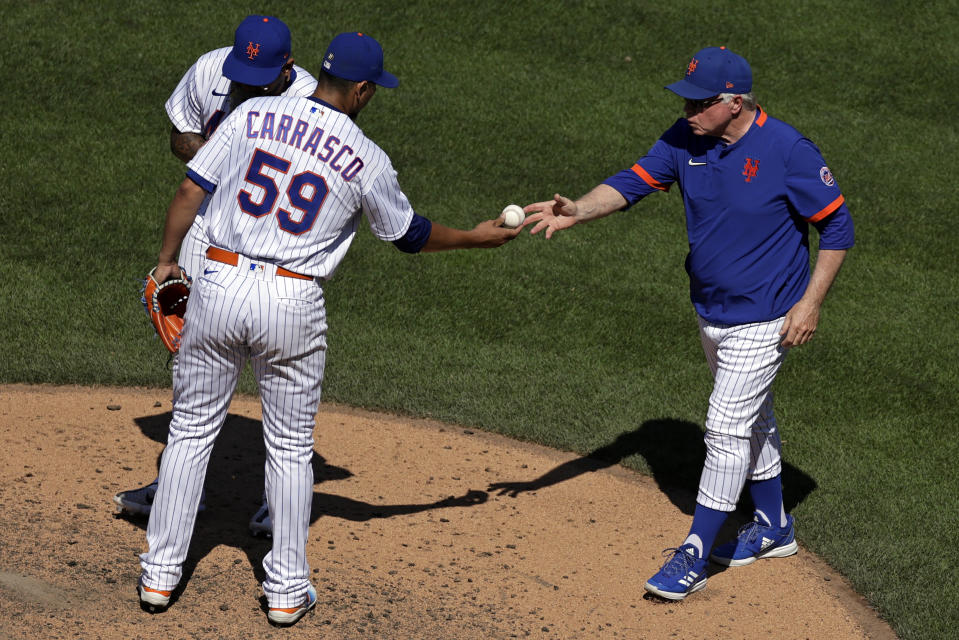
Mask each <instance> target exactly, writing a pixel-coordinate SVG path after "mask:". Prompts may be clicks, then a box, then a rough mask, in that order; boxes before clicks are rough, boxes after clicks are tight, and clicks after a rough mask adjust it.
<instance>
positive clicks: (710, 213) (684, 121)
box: [526, 47, 853, 600]
mask: <svg viewBox="0 0 959 640" xmlns="http://www.w3.org/2000/svg"><path fill="white" fill-rule="evenodd" d="M667 89H669V90H671V91H673V92H674V93H676V94H678V95H679V96H680V97H682V98H685V100H686V102H685V114H686V117H685V118H681V119H679V120H677V121H676V123H675V124H674V125H673V126H672V127H670V129H669V130H668V131H666V132H665V133H664V134H663V135H662V137H660V139H659V141H657V142H656V144H654V145H653V147H652V148H651V149H650V150H649V152H648V153H647V154H646V155H644V156H643V157H642V158H640V159H639V160H638V161H637V162H636V164H634V165H633V166H632V167H631V168H629V169H627V170H625V171H622V172H620V173H618V174H616V175H614V176H612V177H610V178H608V179H607V180H606V181H605V182H604V183H603V184H600V185H599V186H597V187H596V188H594V189H593V190H592V191H590V192H589V193H587V194H586V195H584V196H583V197H581V198H580V199H579V200H576V201H572V200H570V199H569V198H566V197H563V196H560V195H559V194H556V195H555V196H554V198H553V200H550V201H546V202H539V203H535V204H531V205H529V206H527V207H526V211H527V212H530V213H531V214H532V215H530V216H529V217H528V218H527V219H526V224H533V225H534V226H533V228H532V230H531V233H538V232H539V231H541V230H543V229H545V230H546V237H547V238H549V237H551V236H552V234H553V233H555V232H556V231H559V230H561V229H567V228H569V227H572V226H573V225H575V224H578V223H581V222H586V221H589V220H595V219H596V218H600V217H602V216H605V215H608V214H610V213H613V212H615V211H619V210H622V209H626V208H628V207H630V206H632V205H633V204H635V203H636V202H637V201H639V200H640V199H642V198H644V197H645V196H647V195H649V194H651V193H655V192H658V191H668V190H669V188H670V187H671V186H672V185H674V184H675V185H677V186H678V187H679V190H680V193H681V194H682V197H683V203H684V205H685V208H686V231H687V235H688V238H689V254H688V255H687V258H686V271H687V272H688V274H689V279H690V295H691V298H692V302H693V306H694V307H695V309H696V312H697V314H698V316H699V330H700V337H701V339H702V344H703V348H704V350H705V353H706V360H707V362H708V364H709V367H710V369H711V370H712V373H713V376H714V386H713V391H712V394H711V396H710V398H709V409H708V411H707V414H706V436H705V440H706V461H705V465H704V467H703V472H702V476H701V478H700V483H699V493H698V495H697V498H696V503H697V504H696V511H695V514H694V516H693V522H692V526H691V528H690V531H689V534H688V535H687V537H686V539H685V540H684V541H683V543H682V544H681V545H680V546H679V547H677V548H673V549H667V551H666V554H665V555H666V556H667V561H666V562H665V564H664V565H663V566H662V568H661V569H660V571H659V572H657V573H656V574H655V575H654V576H653V577H651V578H650V579H649V581H647V582H646V584H645V588H646V590H647V591H649V592H651V593H654V594H656V595H659V596H661V597H664V598H668V599H672V600H681V599H683V598H685V597H686V596H687V595H688V594H690V593H693V592H695V591H698V590H700V589H702V588H703V587H705V586H706V564H707V558H710V557H711V558H712V560H713V561H714V562H717V563H719V564H724V565H728V566H739V565H745V564H749V563H751V562H753V561H755V560H756V559H757V558H778V557H785V556H789V555H792V554H794V553H796V551H797V549H798V547H797V545H796V541H795V535H794V530H793V524H794V523H793V518H792V516H790V515H787V514H786V513H785V509H784V507H783V499H782V483H781V478H780V472H781V459H780V453H781V442H780V436H779V429H778V426H777V424H776V418H775V416H774V414H773V394H772V384H773V380H774V378H775V377H776V372H777V371H778V370H779V367H780V366H781V365H782V363H783V360H784V359H785V357H786V353H787V352H788V350H789V349H790V348H791V347H795V346H798V345H801V344H804V343H806V342H808V341H809V340H810V339H811V338H812V336H813V334H814V333H815V331H816V328H817V326H818V324H819V311H820V307H821V306H822V303H823V300H824V299H825V297H826V292H827V291H828V290H829V288H830V286H831V285H832V283H833V280H834V279H835V277H836V275H837V274H838V272H839V268H840V266H841V265H842V262H843V260H844V258H845V255H846V250H847V249H849V248H850V247H852V245H853V225H852V219H851V217H850V214H849V211H848V209H847V207H846V204H845V201H844V198H843V196H842V194H841V193H840V191H839V187H838V186H837V185H836V181H835V179H834V178H833V175H832V173H831V172H830V170H829V169H828V168H827V166H826V163H825V161H824V160H823V159H822V155H821V154H820V152H819V149H818V148H817V147H816V146H815V145H814V144H813V143H812V142H810V141H809V140H808V139H806V138H805V137H803V136H802V134H800V133H799V132H797V131H796V130H795V129H793V128H792V127H790V126H789V125H787V124H786V123H784V122H782V121H780V120H776V119H775V118H773V117H772V116H770V115H768V114H767V113H766V112H765V111H764V110H762V109H761V108H759V107H758V106H757V105H756V102H755V99H754V97H753V95H752V93H751V91H752V70H751V69H750V67H749V64H748V63H747V62H746V60H745V59H743V58H742V57H741V56H739V55H737V54H735V53H733V52H732V51H730V50H729V49H726V48H725V47H709V48H706V49H702V50H701V51H699V52H697V53H696V54H695V55H694V56H693V57H692V59H691V60H690V61H689V64H688V65H687V67H686V75H685V77H684V78H683V79H682V80H680V81H678V82H676V83H674V84H671V85H669V86H668V87H667ZM809 225H813V226H815V227H816V229H817V231H818V233H819V254H818V257H817V259H816V265H815V269H814V270H813V271H812V274H811V275H810V268H809V261H810V255H809V240H808V228H809ZM745 487H748V488H749V493H750V496H751V498H752V501H753V504H754V507H755V513H754V520H753V522H751V523H750V524H748V525H746V526H744V527H742V528H741V529H740V531H739V535H738V538H737V539H736V540H734V541H732V542H730V543H728V544H723V545H721V546H719V547H717V548H716V549H715V550H714V549H713V545H714V542H715V539H716V536H717V534H718V532H719V529H720V527H721V526H722V524H723V522H724V521H725V519H726V516H727V514H728V513H729V512H730V511H733V510H734V509H735V508H736V504H737V502H738V501H739V498H740V494H741V493H742V491H743V489H744V488H745ZM711 551H712V554H711V556H710V552H711Z"/></svg>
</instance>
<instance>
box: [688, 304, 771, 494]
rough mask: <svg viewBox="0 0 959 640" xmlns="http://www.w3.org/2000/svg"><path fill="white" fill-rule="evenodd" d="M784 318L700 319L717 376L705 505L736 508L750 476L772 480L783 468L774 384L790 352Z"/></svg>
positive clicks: (702, 490)
mask: <svg viewBox="0 0 959 640" xmlns="http://www.w3.org/2000/svg"><path fill="white" fill-rule="evenodd" d="M784 319H785V316H784V317H782V318H777V319H775V320H770V321H768V322H754V323H750V324H739V325H722V324H714V323H711V322H708V321H706V320H704V319H702V318H699V336H700V338H701V340H702V343H703V350H704V351H705V353H706V361H707V362H708V363H709V368H710V370H711V371H712V372H713V379H714V383H713V391H712V394H711V395H710V396H709V410H708V412H707V414H706V436H705V440H706V463H705V465H704V466H703V473H702V476H701V477H700V480H699V494H698V495H697V496H696V502H698V503H699V504H701V505H703V506H704V507H709V508H710V509H716V510H718V511H733V510H734V509H735V508H736V503H737V502H739V496H740V494H741V493H742V491H743V487H745V485H746V480H747V479H749V480H768V479H769V478H774V477H776V476H777V475H779V473H780V471H781V470H782V461H781V457H780V456H781V452H782V442H781V440H780V437H779V429H778V427H777V425H776V417H775V416H774V415H773V392H772V384H773V380H774V379H775V378H776V372H778V371H779V367H780V366H781V365H782V363H783V361H784V360H785V358H786V353H787V351H788V350H787V349H784V348H783V347H782V346H781V345H780V341H781V340H782V336H780V335H779V331H780V329H782V325H783V320H784Z"/></svg>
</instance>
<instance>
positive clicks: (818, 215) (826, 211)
mask: <svg viewBox="0 0 959 640" xmlns="http://www.w3.org/2000/svg"><path fill="white" fill-rule="evenodd" d="M845 201H846V199H845V198H843V197H842V196H841V195H840V196H839V197H838V198H836V199H835V200H833V201H832V202H830V203H829V204H827V205H826V206H825V207H823V208H822V209H821V210H820V211H819V213H816V214H815V215H813V216H812V217H809V218H806V220H807V221H808V222H819V221H820V220H822V219H823V218H825V217H826V216H828V215H829V214H830V213H832V212H833V211H835V210H836V209H838V208H839V205H841V204H842V203H843V202H845Z"/></svg>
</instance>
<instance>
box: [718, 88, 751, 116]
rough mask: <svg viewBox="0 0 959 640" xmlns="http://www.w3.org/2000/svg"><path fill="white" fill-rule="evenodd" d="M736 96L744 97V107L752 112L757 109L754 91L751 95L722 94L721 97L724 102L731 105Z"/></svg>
mask: <svg viewBox="0 0 959 640" xmlns="http://www.w3.org/2000/svg"><path fill="white" fill-rule="evenodd" d="M734 96H742V97H743V105H744V106H745V107H746V108H747V109H748V110H750V111H752V110H754V109H755V108H756V97H755V96H754V95H753V93H752V91H750V92H749V93H720V94H719V97H720V98H722V99H723V102H725V103H727V104H728V103H729V102H730V101H732V99H733V97H734Z"/></svg>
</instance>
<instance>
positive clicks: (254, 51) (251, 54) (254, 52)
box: [246, 42, 260, 60]
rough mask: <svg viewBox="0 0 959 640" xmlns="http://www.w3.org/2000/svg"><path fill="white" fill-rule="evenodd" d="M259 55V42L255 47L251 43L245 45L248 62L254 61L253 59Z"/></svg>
mask: <svg viewBox="0 0 959 640" xmlns="http://www.w3.org/2000/svg"><path fill="white" fill-rule="evenodd" d="M259 54H260V43H259V42H257V43H256V45H255V46H254V45H253V43H252V42H251V43H249V44H248V45H246V55H247V57H248V58H250V60H252V59H254V58H255V57H257V56H258V55H259Z"/></svg>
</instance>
